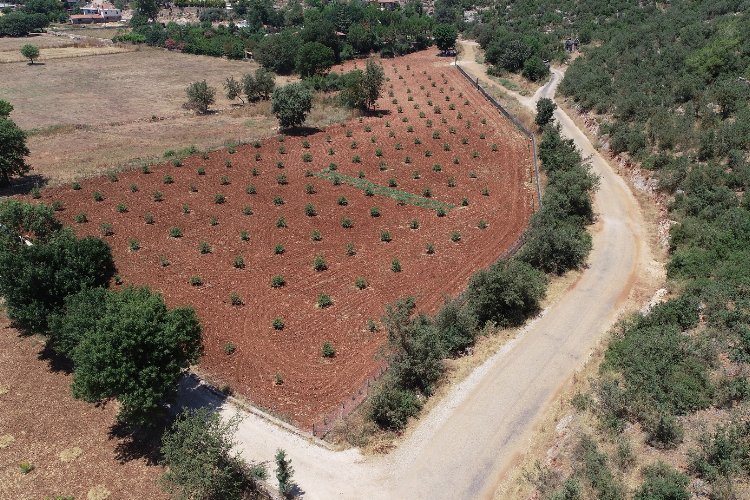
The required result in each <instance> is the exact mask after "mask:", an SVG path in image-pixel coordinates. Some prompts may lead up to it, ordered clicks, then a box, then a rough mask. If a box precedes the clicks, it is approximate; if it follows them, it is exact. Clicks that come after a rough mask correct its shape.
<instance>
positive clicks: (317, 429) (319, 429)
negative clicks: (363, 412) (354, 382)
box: [311, 365, 388, 438]
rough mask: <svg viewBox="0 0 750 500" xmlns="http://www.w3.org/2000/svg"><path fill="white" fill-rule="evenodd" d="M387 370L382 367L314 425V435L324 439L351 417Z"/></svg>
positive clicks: (386, 367)
mask: <svg viewBox="0 0 750 500" xmlns="http://www.w3.org/2000/svg"><path fill="white" fill-rule="evenodd" d="M387 370H388V366H387V365H381V366H380V368H379V369H378V371H377V373H375V375H373V376H371V377H368V378H367V380H365V381H364V382H363V383H362V385H360V386H359V388H358V389H357V390H355V391H354V392H353V393H352V395H351V397H349V398H347V399H346V400H345V401H343V402H342V403H341V404H339V405H338V407H337V408H336V409H335V410H333V411H331V412H329V413H327V414H326V415H324V416H323V418H321V419H320V420H318V421H317V422H316V423H314V424H313V425H312V429H311V432H312V435H313V436H315V437H319V438H322V437H324V436H325V435H326V434H328V433H329V432H331V429H333V427H334V426H335V425H336V422H338V421H339V420H342V419H344V418H345V417H347V416H349V415H351V414H352V412H353V411H354V410H356V409H357V408H359V405H361V404H362V403H363V402H364V401H365V399H367V396H368V395H369V394H370V388H371V387H373V386H374V385H375V384H376V383H377V381H378V380H379V379H380V378H381V377H382V376H383V374H384V373H385V372H386V371H387Z"/></svg>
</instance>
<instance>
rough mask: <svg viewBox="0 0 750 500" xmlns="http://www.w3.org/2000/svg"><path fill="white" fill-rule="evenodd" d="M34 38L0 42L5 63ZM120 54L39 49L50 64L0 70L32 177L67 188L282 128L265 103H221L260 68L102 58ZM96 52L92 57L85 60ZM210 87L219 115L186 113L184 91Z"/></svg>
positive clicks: (184, 57) (180, 58)
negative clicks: (23, 134)
mask: <svg viewBox="0 0 750 500" xmlns="http://www.w3.org/2000/svg"><path fill="white" fill-rule="evenodd" d="M49 38H50V37H44V39H42V43H40V46H42V47H43V46H44V45H45V44H47V43H48V44H50V45H54V44H55V43H56V42H57V40H68V39H66V38H61V37H51V38H52V40H49V41H48V39H49ZM37 40H38V38H37V37H32V38H28V39H26V38H24V39H6V40H0V60H2V58H3V54H6V53H12V54H8V57H11V56H12V57H15V54H16V53H17V52H18V48H17V47H16V46H17V45H18V44H19V43H20V42H29V43H35V42H36V41H37ZM68 42H70V40H68ZM6 48H7V49H6ZM114 49H117V48H116V47H103V48H101V49H92V48H90V47H79V48H75V47H66V48H59V46H58V47H56V48H53V49H49V51H50V52H52V51H57V52H59V51H62V50H65V51H68V52H69V54H68V56H67V57H61V58H55V59H45V49H44V48H42V49H41V57H40V59H39V61H40V62H41V63H44V64H43V65H42V64H39V65H33V66H30V65H28V64H26V63H25V62H8V63H0V72H2V74H3V83H2V85H0V99H5V100H7V101H10V102H11V103H12V104H13V106H14V107H15V109H14V111H13V113H12V115H11V117H12V118H13V119H14V120H15V121H16V123H18V125H19V126H20V127H22V128H23V129H25V130H27V131H29V132H30V137H29V141H28V146H29V149H30V150H31V156H30V158H29V163H30V164H31V165H32V167H33V169H34V171H33V172H32V173H34V174H37V175H40V176H42V177H44V178H45V179H46V180H48V181H49V182H52V183H54V182H60V181H69V180H71V179H73V178H76V177H80V176H88V175H91V174H94V173H97V172H102V171H104V170H107V169H111V168H115V167H118V166H122V165H126V164H130V163H133V162H134V161H135V162H137V161H139V160H144V161H148V160H153V159H154V158H159V157H161V155H162V154H163V153H164V151H165V150H167V149H179V148H183V147H186V146H189V145H196V146H198V147H199V148H201V149H204V148H211V147H217V146H221V145H222V144H224V143H225V142H226V141H231V140H235V141H239V140H250V139H254V138H257V137H263V136H267V135H269V134H270V133H272V132H273V131H274V130H275V128H276V126H277V124H276V121H275V120H274V119H272V118H271V116H270V113H269V108H268V105H267V103H265V104H260V105H253V106H245V107H233V106H231V103H230V102H229V101H227V99H225V98H224V94H223V82H224V80H225V79H226V77H228V76H234V77H235V78H239V77H240V76H241V75H242V74H244V73H247V72H251V71H254V70H255V69H256V68H257V64H255V63H252V62H243V61H229V60H225V59H221V58H215V57H204V56H196V55H189V54H180V53H174V52H168V51H165V50H161V49H154V48H148V47H139V48H138V50H132V49H133V47H125V48H124V49H121V50H127V52H124V53H114V54H101V53H96V50H99V51H104V50H114ZM92 50H93V51H94V52H95V55H82V54H87V53H89V52H91V51H92ZM118 50H120V49H118ZM56 55H59V54H56ZM204 79H205V80H207V81H208V82H209V83H210V84H211V85H213V86H215V87H216V88H217V96H216V105H215V106H213V109H214V110H216V111H218V112H216V113H214V114H211V115H208V116H196V115H195V114H194V113H192V112H190V111H186V110H184V109H183V108H182V105H183V103H184V102H185V101H186V97H185V88H186V87H187V85H188V84H189V83H190V82H193V81H196V80H204ZM279 81H280V82H281V81H282V79H280V80H279ZM333 115H334V116H328V117H325V116H324V117H322V119H321V120H320V123H323V124H325V123H326V120H328V119H341V118H343V117H342V116H339V115H335V113H334V114H333Z"/></svg>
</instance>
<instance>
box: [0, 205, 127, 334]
mask: <svg viewBox="0 0 750 500" xmlns="http://www.w3.org/2000/svg"><path fill="white" fill-rule="evenodd" d="M37 215H38V214H37ZM32 219H34V221H33V222H32V223H33V224H39V225H40V226H44V227H45V231H46V230H47V228H49V224H47V223H45V222H44V221H43V220H42V219H43V217H42V218H36V215H35V216H33V217H32ZM114 271H115V266H114V262H113V260H112V254H111V252H110V249H109V246H108V245H107V244H106V243H105V242H104V241H102V240H100V239H98V238H91V237H87V238H83V239H77V238H76V237H75V236H74V235H73V232H72V231H70V230H61V231H58V232H55V233H54V234H52V235H51V236H50V237H48V239H47V240H36V241H34V244H33V245H31V246H28V245H25V244H24V243H23V242H21V241H19V240H18V238H17V237H16V236H15V235H7V234H6V235H5V236H4V237H3V238H1V239H0V294H1V295H2V296H3V297H4V298H5V303H6V307H7V311H8V317H9V318H11V319H12V320H14V321H15V322H17V323H18V325H20V326H21V327H24V328H27V329H29V330H31V331H37V332H45V331H46V328H47V322H48V319H49V316H50V314H52V313H54V312H55V311H57V310H59V309H60V308H61V307H62V306H63V303H64V300H65V297H67V296H68V295H72V294H74V293H77V292H79V291H81V290H85V289H87V288H94V287H100V286H106V284H107V283H108V282H109V280H110V278H111V277H112V276H113V275H114Z"/></svg>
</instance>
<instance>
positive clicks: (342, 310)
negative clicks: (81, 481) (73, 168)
mask: <svg viewBox="0 0 750 500" xmlns="http://www.w3.org/2000/svg"><path fill="white" fill-rule="evenodd" d="M382 62H383V67H384V69H385V74H386V77H388V78H389V81H387V82H386V85H385V92H384V96H383V97H382V98H381V99H380V100H379V102H378V108H379V109H380V110H387V111H388V112H389V113H388V114H387V115H385V116H381V117H375V116H373V117H365V118H362V119H358V120H353V121H351V122H349V123H346V124H344V125H342V126H340V127H339V126H335V127H332V128H329V129H327V130H324V131H320V132H316V133H313V134H311V135H308V136H307V137H296V136H294V137H291V136H287V137H286V138H285V140H284V142H283V143H282V142H279V140H278V139H277V138H269V139H267V140H265V141H263V143H262V145H261V147H260V148H255V147H254V146H253V145H246V146H240V147H238V148H237V150H236V152H235V153H234V154H231V153H230V152H229V151H227V150H222V151H217V152H213V153H210V155H209V157H208V159H203V158H202V156H201V155H200V154H199V155H195V156H193V157H190V158H187V159H185V160H184V161H183V162H182V165H181V166H179V167H177V166H174V165H172V164H164V165H160V166H157V167H153V168H152V173H150V174H144V173H142V172H140V171H130V172H126V173H122V174H120V176H119V179H118V181H117V182H112V181H111V180H109V179H107V178H106V177H102V178H97V179H92V180H88V181H84V182H82V188H81V189H80V190H73V189H71V188H62V189H56V190H48V191H46V192H44V193H43V200H44V201H47V202H50V201H52V200H61V201H63V203H64V210H63V211H62V212H60V216H61V218H62V219H63V220H64V221H65V222H66V223H69V224H71V225H73V226H74V227H75V229H76V230H77V231H78V232H79V233H80V234H92V235H100V225H101V224H102V223H110V224H112V226H113V229H114V235H112V236H108V237H106V240H107V241H108V242H109V243H110V245H111V246H112V250H113V252H114V255H115V260H116V263H117V266H118V270H119V274H120V275H121V277H122V279H123V280H124V283H125V284H135V285H148V286H150V287H152V288H153V289H155V290H158V291H160V292H161V293H163V294H164V296H165V298H166V300H167V302H168V303H169V304H170V305H173V306H175V305H185V304H189V305H192V306H194V307H195V308H196V309H197V310H198V312H199V315H200V318H201V321H202V323H203V326H204V330H205V332H204V334H205V345H206V353H205V357H204V358H203V359H202V361H201V370H202V371H203V372H204V373H207V374H209V375H210V376H212V377H213V378H214V379H218V380H221V381H224V382H226V383H228V384H230V386H231V388H232V389H233V390H234V391H235V392H236V393H239V394H241V395H242V396H244V397H246V398H247V399H249V400H251V401H252V402H253V403H255V404H257V405H258V406H260V407H263V408H266V409H270V410H272V411H273V412H275V413H277V414H280V415H283V416H286V417H287V418H289V419H290V420H292V421H293V422H295V423H296V424H298V425H300V426H302V427H309V426H310V425H311V424H312V423H313V422H316V421H317V419H318V418H319V417H320V416H321V415H323V414H326V413H327V412H329V411H331V410H332V409H334V408H335V407H336V406H337V405H338V404H340V402H341V401H343V400H344V399H345V398H347V397H348V396H350V395H351V393H352V392H353V391H355V390H356V389H357V388H358V387H359V386H360V385H361V384H362V382H363V381H364V380H366V379H367V378H368V377H370V376H371V375H372V374H373V373H374V372H375V371H376V370H377V368H378V366H379V365H380V364H381V363H382V361H381V360H379V359H377V354H378V351H379V348H380V347H381V346H383V345H384V343H385V340H386V335H385V332H383V331H382V330H379V331H377V332H375V333H371V332H369V331H368V330H367V328H366V324H367V321H368V319H371V318H372V319H375V320H377V319H379V318H380V316H381V315H382V314H383V312H384V308H385V305H386V304H388V303H391V302H393V301H395V300H396V299H398V298H401V297H404V296H407V295H413V296H414V297H415V298H416V300H417V304H418V307H419V308H420V310H422V311H425V312H433V311H435V310H437V308H438V307H439V306H440V304H441V303H442V301H443V298H444V296H446V295H455V294H457V293H459V292H460V291H461V290H462V289H463V288H464V287H465V286H466V284H467V282H468V279H469V276H470V275H471V274H472V273H473V272H474V271H476V270H477V269H479V268H481V267H483V266H486V265H488V264H490V263H491V262H493V261H494V260H495V259H497V257H498V256H500V255H501V254H502V253H503V251H504V250H505V249H507V248H508V247H509V246H510V245H511V244H513V243H514V242H515V241H516V240H517V238H518V237H519V236H520V235H521V233H522V231H523V229H524V228H525V226H526V223H527V221H528V218H529V216H530V214H531V211H532V206H533V192H532V191H531V190H530V189H529V188H528V183H529V180H530V170H531V153H530V146H529V143H528V141H527V140H526V139H525V138H524V137H523V136H522V135H521V134H520V133H518V132H517V131H516V129H514V128H513V126H512V124H511V123H510V122H508V121H507V120H505V119H504V118H502V117H501V116H500V115H499V114H498V113H497V112H496V111H495V110H494V109H493V108H492V107H491V106H489V105H488V104H487V103H486V102H485V101H484V99H483V98H482V97H481V95H480V94H479V93H478V92H477V91H476V90H475V89H473V88H472V87H471V85H470V84H469V83H468V82H467V81H466V80H464V78H463V77H462V76H461V75H460V74H459V73H458V71H457V70H456V69H455V68H453V67H450V66H447V65H446V63H445V59H443V58H438V57H436V56H434V54H433V53H432V52H422V53H418V54H413V55H411V56H408V57H404V58H400V59H397V60H392V61H391V60H385V61H382ZM359 66H360V67H362V66H363V63H362V62H360V63H359ZM349 67H351V65H349ZM347 69H348V68H347ZM433 85H434V86H433ZM390 91H393V97H391V96H389V95H388V93H389V92H390ZM409 91H411V92H410V93H409ZM410 97H411V98H412V99H413V100H412V101H409V100H408V99H409V98H410ZM448 98H449V99H450V101H447V100H446V99H448ZM393 99H396V100H397V104H393V103H392V100H393ZM428 101H432V104H429V102H428ZM451 104H453V105H455V109H454V110H451V109H449V107H450V106H451ZM416 105H418V106H419V109H415V106H416ZM398 106H401V107H402V112H399V111H398ZM435 106H439V107H440V111H441V112H440V113H439V114H437V113H436V110H435ZM420 112H422V113H424V118H420V116H419V114H420ZM403 119H407V120H408V122H404V121H402V120H403ZM428 120H431V121H432V126H431V127H429V126H428V123H427V122H428ZM442 120H445V123H443V122H442ZM483 121H484V123H482V122H483ZM408 127H413V131H412V132H409V131H408V130H409V129H408ZM368 130H369V131H368ZM390 132H393V137H389V133H390ZM433 132H437V133H438V134H439V138H433ZM348 135H351V137H348ZM415 139H419V141H421V144H415V142H417V141H415ZM304 141H307V142H309V149H306V148H304V147H303V142H304ZM329 141H330V142H329ZM373 141H374V142H373ZM464 142H465V144H464ZM355 143H356V144H355ZM444 144H447V145H448V146H449V148H450V150H449V151H445V150H444ZM493 144H496V146H497V151H492V145H493ZM398 145H400V149H397V147H399V146H398ZM280 148H284V150H285V153H284V154H282V153H281V152H280ZM329 148H333V151H334V154H333V155H330V154H329V151H328V150H329ZM376 149H382V157H378V156H376ZM428 151H429V152H430V153H431V156H427V155H428V154H430V153H427V152H428ZM305 153H309V154H310V155H312V161H311V162H305V161H303V154H305ZM258 154H259V155H260V156H259V159H256V155H258ZM355 155H358V156H359V157H360V158H361V163H354V162H353V157H354V156H355ZM407 157H409V158H410V162H408V161H409V160H407ZM454 158H457V159H458V164H455V163H454ZM380 161H384V162H385V163H386V165H387V169H386V170H384V171H381V169H380V168H379V162H380ZM227 162H231V166H228V165H229V164H228V163H227ZM277 162H283V168H278V166H277ZM331 162H335V163H336V164H337V167H338V169H337V172H338V173H339V174H343V175H349V176H352V177H356V176H357V175H358V173H359V171H362V172H364V175H365V178H366V179H367V180H369V181H371V182H374V183H376V184H378V185H382V186H388V184H389V181H390V179H395V181H396V183H397V188H396V189H398V190H402V191H406V192H409V193H413V194H415V195H417V196H421V195H422V194H423V191H424V190H425V189H426V188H429V189H430V190H431V192H432V199H433V200H440V201H443V202H447V203H450V204H453V205H455V208H452V209H450V210H448V213H447V215H446V216H445V217H438V216H437V215H436V212H435V211H434V210H430V209H425V208H420V207H417V206H414V205H411V204H407V205H404V206H399V205H398V203H397V202H396V201H395V200H394V199H392V198H389V197H385V196H379V195H376V196H372V197H368V196H366V195H365V193H364V192H363V191H362V190H360V189H357V188H355V187H352V186H348V185H345V184H343V183H342V184H341V185H333V183H332V182H331V181H330V180H325V179H321V178H318V177H308V176H306V175H305V172H306V171H312V172H315V173H317V172H320V171H321V170H322V169H324V168H326V167H328V166H329V164H330V163H331ZM407 162H408V163H407ZM435 164H439V165H440V166H441V170H440V171H439V172H435V171H433V165H435ZM198 168H204V169H205V175H199V174H198V173H197V169H198ZM253 169H257V175H256V176H254V175H253V173H252V170H253ZM414 171H419V172H420V178H419V179H413V178H412V174H413V172H414ZM472 172H473V173H475V177H474V178H472V176H471V175H470V173H472ZM166 175H169V176H171V177H172V178H173V183H171V184H165V183H164V181H163V179H164V176H166ZM279 175H284V176H286V179H287V184H285V185H280V184H278V181H277V176H279ZM223 176H226V177H227V178H228V181H229V184H226V185H222V181H221V178H222V177H223ZM451 179H453V180H454V181H455V186H454V187H449V180H451ZM131 184H135V185H137V186H138V191H137V192H131V189H130V186H131ZM250 184H252V185H254V186H255V188H256V190H257V194H247V193H246V188H247V186H248V185H250ZM308 184H312V185H313V186H314V188H315V193H314V194H308V193H307V190H306V186H307V185H308ZM191 186H195V188H197V192H192V191H191ZM485 189H486V190H488V192H489V195H488V196H485V195H483V193H482V191H483V190H485ZM157 190H158V191H160V192H162V193H163V197H164V199H163V201H160V202H156V201H153V193H154V191H157ZM95 191H99V192H101V193H103V194H104V196H105V199H104V201H101V202H95V201H93V197H92V196H93V193H94V192H95ZM219 193H220V194H224V195H225V197H226V201H225V203H223V204H216V203H214V196H215V195H216V194H219ZM277 196H280V197H281V198H283V201H284V204H283V205H279V206H276V205H275V204H274V203H273V200H274V198H275V197H277ZM341 196H344V197H346V199H347V200H348V204H347V205H346V206H340V205H339V204H337V200H338V198H339V197H341ZM464 197H466V198H468V200H469V205H468V206H466V207H462V206H461V201H462V199H463V198H464ZM120 203H124V204H125V205H126V206H127V209H128V210H127V212H125V213H120V212H118V211H117V210H116V206H117V205H118V204H120ZM308 203H311V204H313V205H314V207H315V209H316V211H317V215H315V216H313V217H309V216H307V215H305V205H306V204H308ZM183 205H187V207H188V208H189V213H183ZM246 206H250V207H251V208H252V215H244V214H243V208H244V207H246ZM371 207H378V208H379V209H380V216H379V217H371V216H370V209H371ZM81 212H85V213H86V215H87V217H88V222H87V223H83V224H76V223H74V217H75V216H76V214H79V213H81ZM145 213H151V214H153V216H154V219H155V222H154V223H153V224H146V223H145V222H144V214H145ZM211 217H217V218H218V224H217V225H214V226H212V225H211V224H210V218H211ZM280 217H283V218H284V219H285V221H286V224H287V227H286V228H277V227H276V222H277V220H278V219H279V218H280ZM344 217H348V218H350V219H351V220H352V221H353V223H354V227H352V228H350V229H345V228H343V227H342V226H341V219H342V218H344ZM412 219H416V220H418V221H419V228H418V229H411V228H410V227H409V222H410V221H411V220H412ZM482 219H483V220H485V221H487V223H488V226H487V228H486V229H480V228H478V223H479V221H480V220H482ZM172 227H179V228H180V229H181V230H182V232H183V236H182V237H181V238H171V237H170V236H169V230H170V228H172ZM314 230H318V231H319V232H320V233H321V235H322V240H321V241H313V240H312V239H311V233H312V232H313V231H314ZM385 230H387V231H389V232H390V234H391V236H392V241H391V242H390V243H384V242H382V241H381V231H385ZM241 231H248V233H249V234H250V238H249V241H242V240H241V239H240V232H241ZM454 231H458V232H459V233H460V236H461V240H460V242H458V243H456V242H453V241H451V235H452V233H453V232H454ZM131 240H137V241H138V242H139V243H140V249H139V250H137V251H132V250H130V248H129V242H130V241H131ZM201 242H206V243H208V244H209V245H210V247H211V250H212V252H211V253H209V254H201V253H200V252H199V244H200V243H201ZM348 243H352V244H353V245H354V246H355V248H356V252H357V253H356V255H354V256H348V255H347V253H346V247H347V244H348ZM428 243H433V244H434V246H435V253H434V255H428V254H427V253H426V252H425V247H426V245H427V244H428ZM276 244H282V245H283V246H284V248H285V252H284V253H283V254H282V255H274V252H273V249H274V247H275V245H276ZM240 255H241V256H242V257H243V258H244V260H245V264H246V267H245V268H244V269H236V268H235V267H233V265H232V264H233V260H234V258H235V257H236V256H240ZM318 255H321V256H323V257H324V258H325V261H326V264H327V266H328V269H327V270H325V271H322V272H317V271H315V270H314V269H313V260H314V259H315V257H316V256H318ZM160 256H163V257H165V258H166V259H168V260H169V262H170V265H169V266H167V267H163V266H161V265H160ZM393 259H398V260H399V262H400V263H401V266H402V271H401V272H400V273H396V272H393V271H392V270H391V261H392V260H393ZM195 275H199V276H200V277H201V278H202V279H203V282H204V284H203V286H199V287H195V286H191V285H190V278H191V277H192V276H195ZM274 275H283V276H284V278H285V280H286V285H285V286H283V287H281V288H276V289H274V288H272V287H271V286H270V282H271V278H272V277H273V276H274ZM357 277H363V278H365V279H366V280H367V282H368V287H367V288H366V289H364V290H358V289H357V288H356V287H355V285H354V282H355V279H356V278H357ZM233 292H234V293H237V294H239V296H240V297H241V298H242V300H243V302H244V304H243V305H241V306H233V305H231V304H230V301H229V296H230V294H231V293H233ZM320 294H327V295H329V296H330V297H331V298H332V299H333V305H332V306H330V307H328V308H326V309H320V308H319V307H317V306H316V302H317V298H318V296H319V295H320ZM277 317H283V319H284V323H285V326H284V328H283V330H280V331H279V330H274V329H273V328H272V326H271V323H272V320H273V319H274V318H277ZM230 342H231V343H232V344H234V345H235V346H236V351H235V352H234V353H233V354H231V355H227V354H225V352H224V346H225V345H226V344H227V343H230ZM324 342H330V343H331V344H332V345H333V346H334V348H335V349H336V356H335V357H334V358H333V359H325V358H323V357H322V356H321V346H322V344H323V343H324ZM276 373H279V374H280V375H281V376H282V377H283V384H281V385H276V384H274V377H275V374H276Z"/></svg>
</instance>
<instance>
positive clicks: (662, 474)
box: [633, 462, 691, 500]
mask: <svg viewBox="0 0 750 500" xmlns="http://www.w3.org/2000/svg"><path fill="white" fill-rule="evenodd" d="M643 475H644V477H645V480H644V481H643V484H642V485H641V486H640V487H639V488H638V490H637V491H636V492H635V495H633V500H652V499H656V498H663V499H669V500H689V499H690V498H691V495H690V492H689V491H688V489H687V486H688V483H689V480H688V477H687V476H686V475H685V474H683V473H681V472H678V471H677V470H675V469H674V468H672V467H670V466H669V465H667V464H665V463H664V462H657V463H655V464H653V465H649V466H648V467H645V468H644V470H643Z"/></svg>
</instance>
